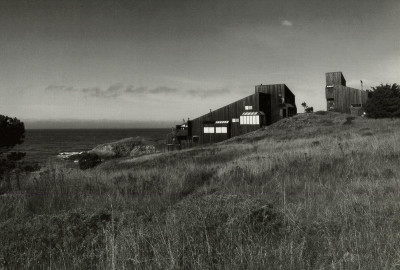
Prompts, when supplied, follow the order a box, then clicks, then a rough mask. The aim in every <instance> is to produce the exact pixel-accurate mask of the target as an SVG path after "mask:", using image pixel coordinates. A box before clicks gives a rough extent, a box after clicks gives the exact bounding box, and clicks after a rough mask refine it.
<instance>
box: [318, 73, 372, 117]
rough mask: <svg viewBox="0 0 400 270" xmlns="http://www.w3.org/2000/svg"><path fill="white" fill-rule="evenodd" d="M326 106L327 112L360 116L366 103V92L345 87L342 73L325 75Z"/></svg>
mask: <svg viewBox="0 0 400 270" xmlns="http://www.w3.org/2000/svg"><path fill="white" fill-rule="evenodd" d="M325 78H326V86H325V95H326V106H327V110H328V111H334V112H340V113H348V114H353V115H361V114H362V113H363V112H364V105H365V103H366V102H367V99H368V94H367V92H366V91H363V90H359V89H355V88H351V87H347V86H346V79H345V78H344V77H343V74H342V72H328V73H326V74H325Z"/></svg>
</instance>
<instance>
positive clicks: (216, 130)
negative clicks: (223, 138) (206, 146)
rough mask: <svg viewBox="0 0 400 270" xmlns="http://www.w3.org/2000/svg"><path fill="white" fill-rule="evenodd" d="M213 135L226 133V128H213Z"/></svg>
mask: <svg viewBox="0 0 400 270" xmlns="http://www.w3.org/2000/svg"><path fill="white" fill-rule="evenodd" d="M215 133H228V128H227V127H215Z"/></svg>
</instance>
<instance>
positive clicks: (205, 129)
mask: <svg viewBox="0 0 400 270" xmlns="http://www.w3.org/2000/svg"><path fill="white" fill-rule="evenodd" d="M204 133H215V132H214V127H204Z"/></svg>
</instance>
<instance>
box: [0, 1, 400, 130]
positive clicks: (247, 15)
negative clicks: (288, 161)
mask: <svg viewBox="0 0 400 270" xmlns="http://www.w3.org/2000/svg"><path fill="white" fill-rule="evenodd" d="M399 14H400V1H398V0H363V1H359V0H336V1H332V0H329V1H324V0H279V1H275V0H264V1H251V0H244V1H238V0H229V1H225V0H223V1H218V0H213V1H209V0H202V1H198V0H196V1H192V0H168V1H166V0H146V1H142V0H131V1H128V0H125V1H124V0H112V1H111V0H110V1H106V0H79V1H78V0H68V1H67V0H65V1H60V0H29V1H27V0H26V1H22V0H0V37H1V42H0V65H1V68H0V114H4V115H8V116H12V117H17V118H19V119H21V120H22V121H24V122H25V125H26V127H27V128H35V127H59V126H62V125H63V124H62V123H69V124H68V127H74V124H73V123H77V124H76V126H79V127H81V126H82V125H83V126H87V127H91V126H93V125H94V126H96V125H99V123H103V125H104V126H107V125H108V124H107V123H109V124H110V123H112V126H113V127H115V126H118V125H119V124H118V123H120V126H121V127H138V126H148V127H153V126H154V127H168V126H169V125H171V124H172V123H175V122H176V123H181V122H182V119H183V118H184V119H187V118H192V119H193V118H196V117H198V116H201V115H203V114H205V113H207V112H209V110H210V109H213V110H214V109H217V108H219V107H222V106H224V105H227V104H229V103H231V102H234V101H236V100H237V99H240V98H243V97H245V96H248V95H251V94H252V93H254V91H255V89H254V86H255V85H258V84H276V83H285V84H286V85H287V86H288V87H289V88H290V89H291V90H292V92H293V93H294V94H295V95H296V103H297V107H298V111H299V112H302V111H303V108H302V107H301V105H300V104H301V103H302V102H306V103H307V104H308V105H309V106H313V107H314V110H325V109H326V103H325V99H324V89H325V72H331V71H342V72H343V75H344V77H345V78H346V80H347V85H348V86H350V87H354V88H358V89H359V88H360V80H362V81H363V82H364V89H369V88H371V87H373V86H377V85H379V84H380V83H400V20H399ZM57 123H58V124H57ZM60 123H61V124H60ZM110 125H111V124H110Z"/></svg>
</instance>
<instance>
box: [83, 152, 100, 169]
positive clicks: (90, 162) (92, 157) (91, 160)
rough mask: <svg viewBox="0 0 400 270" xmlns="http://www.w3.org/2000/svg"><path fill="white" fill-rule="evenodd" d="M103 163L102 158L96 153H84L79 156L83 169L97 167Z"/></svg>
mask: <svg viewBox="0 0 400 270" xmlns="http://www.w3.org/2000/svg"><path fill="white" fill-rule="evenodd" d="M100 163H101V158H100V157H99V156H98V155H96V154H94V153H83V154H82V155H81V156H80V158H79V168H80V169H81V170H86V169H90V168H93V167H96V166H97V165H99V164H100Z"/></svg>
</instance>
